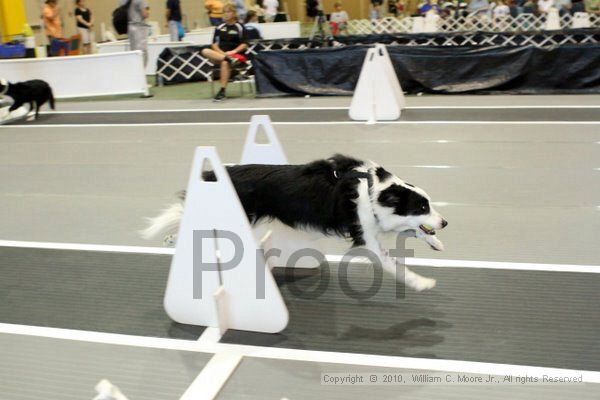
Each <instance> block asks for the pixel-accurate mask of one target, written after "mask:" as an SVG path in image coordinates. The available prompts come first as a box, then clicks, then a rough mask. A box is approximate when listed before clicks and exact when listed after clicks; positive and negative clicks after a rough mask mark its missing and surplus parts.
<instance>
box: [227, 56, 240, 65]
mask: <svg viewBox="0 0 600 400" xmlns="http://www.w3.org/2000/svg"><path fill="white" fill-rule="evenodd" d="M227 61H229V65H231V66H232V67H235V66H236V65H238V64H239V63H240V60H238V59H237V58H235V57H231V56H227Z"/></svg>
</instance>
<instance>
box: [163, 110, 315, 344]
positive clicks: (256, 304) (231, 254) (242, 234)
mask: <svg viewBox="0 0 600 400" xmlns="http://www.w3.org/2000/svg"><path fill="white" fill-rule="evenodd" d="M261 127H262V128H263V129H264V131H265V134H266V136H267V138H268V139H269V142H268V143H266V144H259V143H257V142H256V138H257V135H258V133H259V130H260V128H261ZM242 163H261V164H287V158H286V157H285V154H284V153H283V149H282V147H281V144H280V143H279V141H278V140H277V136H276V134H275V131H274V129H273V127H272V125H271V122H270V118H269V117H268V116H266V115H256V116H253V117H252V121H251V125H250V129H249V131H248V135H247V138H246V143H245V146H244V151H243V155H242ZM207 170H212V171H214V173H215V176H216V182H207V181H205V180H203V178H202V172H203V171H207ZM282 227H283V225H282V224H279V225H277V226H275V227H274V229H273V230H272V231H269V229H271V228H273V227H272V226H269V225H263V226H261V227H259V228H258V229H255V230H254V232H253V230H252V228H251V226H250V223H249V221H248V219H247V217H246V213H245V211H244V209H243V207H242V204H241V202H240V200H239V198H238V196H237V193H236V191H235V188H234V186H233V184H232V183H231V180H230V179H229V176H228V174H227V172H226V169H225V167H224V166H223V164H221V161H220V159H219V156H218V155H217V151H216V149H215V148H214V147H197V148H196V152H195V155H194V161H193V163H192V170H191V173H190V178H189V182H188V187H187V195H186V201H185V207H184V212H183V218H182V220H181V224H180V226H179V234H178V236H177V244H176V248H175V255H174V256H173V260H172V263H171V270H170V273H169V279H168V282H167V289H166V292H165V299H164V306H165V310H166V312H167V314H168V315H169V316H170V317H171V318H172V319H173V320H175V321H177V322H180V323H184V324H191V325H202V326H209V327H218V328H219V330H220V331H221V333H224V332H225V331H226V330H227V329H238V330H246V331H255V332H266V333H276V332H280V331H282V330H283V329H284V328H285V327H286V326H287V323H288V319H289V315H288V310H287V307H286V305H285V303H284V301H283V298H282V296H281V293H280V291H279V288H278V287H277V284H276V282H275V280H274V279H273V275H272V274H271V268H270V266H274V265H280V266H285V265H286V263H287V258H288V257H289V255H291V254H292V253H293V251H294V249H298V248H307V247H310V248H315V247H317V248H318V246H315V245H316V243H314V242H311V241H310V240H309V239H307V238H306V237H303V235H302V233H298V232H296V231H293V230H292V229H290V228H285V229H284V228H282ZM228 232H233V233H235V236H236V237H237V239H232V235H231V234H230V233H228ZM257 237H258V238H260V237H268V239H266V240H263V241H261V243H262V244H263V246H262V248H261V246H260V245H259V241H258V240H257ZM236 245H237V248H236ZM271 248H278V249H281V255H280V256H279V257H276V260H277V261H272V260H273V259H269V260H268V262H267V260H265V252H268V251H269V250H270V249H271ZM312 261H313V263H312V265H310V264H300V263H298V264H297V265H294V266H295V267H316V266H317V264H315V260H312Z"/></svg>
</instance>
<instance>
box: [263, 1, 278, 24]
mask: <svg viewBox="0 0 600 400" xmlns="http://www.w3.org/2000/svg"><path fill="white" fill-rule="evenodd" d="M263 7H264V9H265V22H273V21H274V20H275V17H276V16H277V9H278V8H279V1H277V0H264V1H263Z"/></svg>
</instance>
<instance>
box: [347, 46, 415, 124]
mask: <svg viewBox="0 0 600 400" xmlns="http://www.w3.org/2000/svg"><path fill="white" fill-rule="evenodd" d="M404 108H406V100H405V98H404V93H403V92H402V88H401V87H400V81H398V76H397V75H396V72H395V71H394V66H393V65H392V61H391V59H390V55H389V54H388V51H387V49H386V47H385V45H383V44H376V45H375V47H373V48H370V49H369V50H368V51H367V55H366V56H365V61H364V62H363V66H362V69H361V71H360V76H359V78H358V83H357V84H356V89H355V90H354V95H353V97H352V103H351V105H350V111H349V115H350V118H351V119H353V120H356V121H367V123H374V122H375V121H391V120H396V119H398V118H400V112H401V110H402V109H404Z"/></svg>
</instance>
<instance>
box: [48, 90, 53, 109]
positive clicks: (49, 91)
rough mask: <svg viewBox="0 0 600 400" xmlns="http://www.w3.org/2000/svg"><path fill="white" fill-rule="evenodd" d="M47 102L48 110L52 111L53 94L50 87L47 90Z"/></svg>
mask: <svg viewBox="0 0 600 400" xmlns="http://www.w3.org/2000/svg"><path fill="white" fill-rule="evenodd" d="M48 101H49V102H50V108H51V109H53V110H54V109H55V108H54V93H52V88H51V87H49V88H48Z"/></svg>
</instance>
